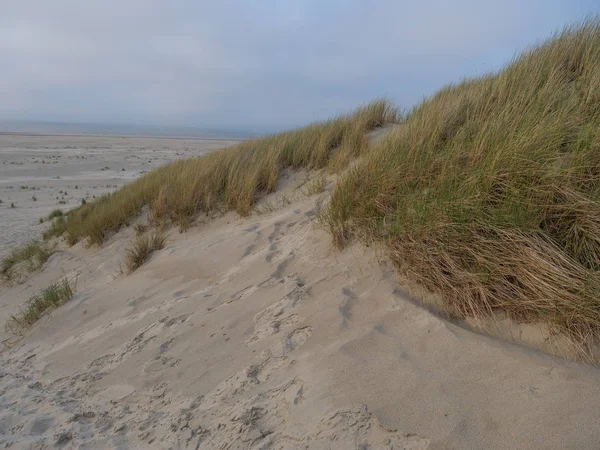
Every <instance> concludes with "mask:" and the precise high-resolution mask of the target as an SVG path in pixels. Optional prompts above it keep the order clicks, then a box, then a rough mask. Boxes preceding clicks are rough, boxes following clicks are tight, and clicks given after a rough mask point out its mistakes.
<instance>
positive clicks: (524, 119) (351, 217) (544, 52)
mask: <svg viewBox="0 0 600 450" xmlns="http://www.w3.org/2000/svg"><path fill="white" fill-rule="evenodd" d="M599 202H600V21H599V20H598V19H591V20H588V21H586V22H584V23H581V24H577V25H575V26H572V27H569V28H566V29H565V30H564V31H562V32H561V33H558V34H557V35H555V36H554V37H553V38H552V39H550V40H548V41H546V42H544V43H542V44H540V45H539V46H537V47H536V48H533V49H531V50H530V51H528V52H526V53H524V54H523V55H522V56H520V57H518V58H517V59H515V60H514V61H513V62H512V63H511V64H509V65H508V66H507V67H506V68H505V69H504V70H503V71H501V72H500V73H498V74H495V75H489V76H485V77H482V78H478V79H473V80H468V81H465V82H462V83H460V84H458V85H451V86H448V87H447V88H445V89H442V90H441V91H440V92H439V93H437V94H436V95H435V96H433V97H432V98H431V99H429V100H427V101H425V102H423V103H422V104H421V105H420V106H418V107H416V108H415V109H414V110H413V111H411V112H410V113H409V114H408V115H407V117H406V121H405V122H404V123H403V124H402V125H401V126H400V127H398V129H397V130H396V131H395V132H394V133H392V135H390V136H389V137H388V138H386V139H384V140H383V141H382V142H380V143H379V144H377V145H375V146H374V147H373V148H371V150H370V151H369V153H368V155H366V157H365V158H363V160H362V161H361V162H360V163H359V164H358V165H357V166H355V167H353V168H351V169H350V170H349V171H348V173H347V174H346V175H345V176H344V177H343V179H342V180H341V181H340V182H339V183H338V185H337V187H336V189H335V190H334V193H333V195H332V199H331V203H330V206H329V208H328V209H327V210H325V211H324V212H323V214H322V217H323V219H324V221H325V222H326V223H327V224H328V226H329V227H330V230H331V232H332V234H333V236H334V240H335V242H336V243H337V244H338V245H340V246H343V245H344V243H345V242H346V240H347V239H348V238H349V237H350V236H351V235H352V234H354V235H358V236H360V237H361V238H362V239H364V240H366V241H369V242H372V241H376V242H380V243H382V244H384V246H385V248H387V250H388V252H389V254H390V256H391V258H392V259H393V261H394V262H395V264H396V265H397V266H398V267H399V268H400V269H401V270H402V271H404V272H405V273H406V274H408V275H409V276H411V277H412V278H413V279H415V280H417V281H418V282H420V283H421V284H423V285H425V286H426V287H428V288H429V289H430V290H432V291H436V292H438V293H441V294H442V295H443V297H444V298H445V300H446V302H447V304H448V306H449V307H450V308H451V310H452V311H453V312H454V314H456V315H457V316H461V317H465V316H481V315H489V314H491V313H492V312H493V311H494V310H496V309H503V310H505V311H508V313H509V314H510V315H511V316H512V317H513V318H516V319H518V320H523V321H530V320H536V321H537V320H542V321H545V322H547V323H548V324H550V325H551V326H552V327H554V328H555V329H557V330H562V331H566V332H568V333H570V334H572V335H574V336H577V337H578V338H580V339H582V340H583V341H586V342H589V340H590V339H591V338H594V337H598V334H599V332H600V203H599Z"/></svg>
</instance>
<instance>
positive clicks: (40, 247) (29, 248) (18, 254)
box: [0, 241, 54, 281]
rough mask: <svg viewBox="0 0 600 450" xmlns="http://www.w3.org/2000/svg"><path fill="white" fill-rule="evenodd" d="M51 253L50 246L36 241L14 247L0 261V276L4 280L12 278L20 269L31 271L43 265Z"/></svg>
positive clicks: (51, 248) (52, 251)
mask: <svg viewBox="0 0 600 450" xmlns="http://www.w3.org/2000/svg"><path fill="white" fill-rule="evenodd" d="M53 253H54V250H53V247H52V246H50V245H47V244H46V243H43V242H38V241H31V242H29V243H28V244H26V245H24V246H23V247H20V248H15V249H13V250H12V252H11V253H10V254H9V255H8V256H6V257H5V258H4V259H2V262H0V278H1V279H2V280H4V281H11V280H14V279H15V277H17V276H18V274H20V273H21V272H22V271H21V270H20V269H22V270H24V271H26V272H33V271H34V270H37V269H39V268H40V267H41V266H42V265H44V263H45V262H46V261H47V260H48V258H50V256H51V255H52V254H53Z"/></svg>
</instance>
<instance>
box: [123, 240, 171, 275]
mask: <svg viewBox="0 0 600 450" xmlns="http://www.w3.org/2000/svg"><path fill="white" fill-rule="evenodd" d="M166 240H167V237H166V235H165V233H164V232H163V231H159V230H155V231H151V232H148V233H146V234H141V235H138V236H136V237H135V238H134V239H133V241H132V242H131V244H130V245H129V247H128V248H127V250H126V251H125V270H124V272H126V273H128V274H129V273H132V272H134V271H135V270H136V269H138V268H139V267H141V265H142V264H144V263H145V262H146V261H147V260H148V258H150V256H151V255H152V253H154V252H155V251H156V250H160V249H162V248H164V246H165V242H166Z"/></svg>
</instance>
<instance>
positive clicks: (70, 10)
mask: <svg viewBox="0 0 600 450" xmlns="http://www.w3.org/2000/svg"><path fill="white" fill-rule="evenodd" d="M1 3H2V6H1V10H2V11H1V13H0V67H1V73H0V119H4V120H31V121H39V120H43V121H56V122H77V123H109V124H148V125H162V126H164V125H167V126H193V127H200V128H220V129H227V128H229V129H244V130H253V131H257V132H264V131H274V130H279V129H282V128H286V127H290V126H296V125H301V124H304V123H306V122H310V121H313V120H315V119H322V118H326V117H329V116H331V115H333V114H337V113H340V112H345V111H348V110H350V109H352V108H354V107H355V106H357V105H359V104H361V103H363V102H366V101H368V100H370V99H373V98H375V97H381V96H387V97H388V98H390V99H392V100H393V101H394V102H396V103H397V104H398V105H400V106H401V107H406V108H408V107H411V106H413V105H414V104H415V103H418V102H419V101H420V100H422V99H423V97H424V96H427V95H430V94H432V93H434V92H435V91H436V90H437V89H439V88H440V87H441V86H443V85H445V84H447V83H449V82H452V81H457V80H460V79H461V78H463V77H465V76H472V75H478V74H482V73H485V72H488V71H490V70H494V69H498V68H500V67H502V65H504V64H505V63H506V62H507V61H509V60H510V59H511V57H513V56H514V55H515V54H516V53H518V52H520V51H522V50H523V49H526V48H527V47H528V46H531V45H533V44H535V43H536V42H538V41H540V40H541V39H543V38H545V37H548V36H549V35H551V34H552V32H553V31H555V30H557V29H559V28H561V27H563V26H564V25H565V24H568V23H572V22H574V21H578V20H581V19H583V18H584V17H585V16H586V15H589V14H590V13H599V12H600V2H598V0H501V1H500V0H497V1H486V0H453V1H449V0H431V1H427V0H423V1H402V0H379V1H366V0H362V1H358V0H294V1H287V0H237V1H234V0H216V1H215V0H210V1H208V0H195V1H194V0H168V1H167V0H52V1H49V0H2V2H1Z"/></svg>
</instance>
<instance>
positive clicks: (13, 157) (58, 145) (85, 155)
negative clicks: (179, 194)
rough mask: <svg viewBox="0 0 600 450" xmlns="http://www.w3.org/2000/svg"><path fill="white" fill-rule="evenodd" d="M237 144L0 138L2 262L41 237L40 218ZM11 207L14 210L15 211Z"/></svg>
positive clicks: (28, 136) (9, 135)
mask: <svg viewBox="0 0 600 450" xmlns="http://www.w3.org/2000/svg"><path fill="white" fill-rule="evenodd" d="M233 143H234V141H222V140H201V139H156V138H139V137H135V138H132V137H93V136H37V135H19V134H0V200H1V201H2V203H0V226H1V227H2V233H0V257H3V256H5V255H6V253H7V252H8V251H9V249H10V248H11V247H14V246H19V245H23V244H24V243H26V242H27V241H29V240H31V239H36V238H39V236H40V234H41V232H42V230H44V229H45V227H46V226H47V225H44V224H40V222H39V219H40V217H47V216H48V214H49V213H50V212H51V211H52V210H54V209H56V208H60V209H62V210H63V211H67V210H69V209H71V208H73V207H75V206H79V205H80V204H81V199H86V200H87V201H89V200H93V198H94V197H99V196H100V195H102V194H105V193H107V192H112V191H115V190H116V189H117V188H118V187H121V186H122V185H123V184H125V183H128V182H130V181H132V180H133V179H135V178H137V177H139V176H140V175H141V174H142V173H144V172H147V171H149V170H151V169H153V168H155V167H158V166H160V165H163V164H165V163H167V162H169V161H173V160H174V159H178V158H184V157H190V156H197V155H201V154H203V153H206V152H208V151H211V150H215V149H217V148H223V147H227V146H230V145H232V144H233ZM11 203H13V204H14V205H15V207H14V208H11Z"/></svg>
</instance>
